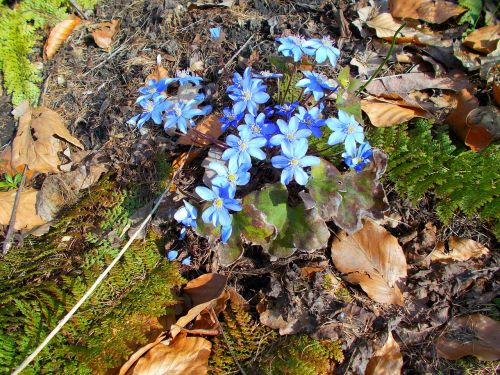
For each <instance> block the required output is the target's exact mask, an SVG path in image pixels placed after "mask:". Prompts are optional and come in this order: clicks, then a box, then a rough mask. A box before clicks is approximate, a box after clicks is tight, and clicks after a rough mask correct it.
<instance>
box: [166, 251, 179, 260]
mask: <svg viewBox="0 0 500 375" xmlns="http://www.w3.org/2000/svg"><path fill="white" fill-rule="evenodd" d="M178 256H179V252H178V251H177V250H170V251H169V252H168V253H167V259H168V260H169V261H171V262H173V261H174V260H176V259H177V257H178Z"/></svg>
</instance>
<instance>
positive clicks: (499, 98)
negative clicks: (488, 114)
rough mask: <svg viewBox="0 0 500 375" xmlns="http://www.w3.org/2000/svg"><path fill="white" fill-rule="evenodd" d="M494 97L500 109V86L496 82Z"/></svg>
mask: <svg viewBox="0 0 500 375" xmlns="http://www.w3.org/2000/svg"><path fill="white" fill-rule="evenodd" d="M493 97H494V98H495V102H496V104H497V106H499V107H500V84H498V83H496V82H494V83H493Z"/></svg>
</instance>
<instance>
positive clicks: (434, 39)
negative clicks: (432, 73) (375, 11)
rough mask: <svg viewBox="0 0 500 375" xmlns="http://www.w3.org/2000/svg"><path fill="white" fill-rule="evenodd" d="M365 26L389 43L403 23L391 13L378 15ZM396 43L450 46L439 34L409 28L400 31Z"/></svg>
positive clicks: (449, 42)
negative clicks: (372, 29)
mask: <svg viewBox="0 0 500 375" xmlns="http://www.w3.org/2000/svg"><path fill="white" fill-rule="evenodd" d="M366 24H367V25H368V26H370V27H371V28H374V29H375V32H376V34H377V36H378V37H379V38H382V39H385V40H387V41H391V40H392V38H393V36H394V34H396V31H397V30H398V29H399V28H400V27H401V26H402V25H403V22H402V21H399V20H395V19H394V18H393V17H392V15H391V13H380V14H379V15H377V16H376V17H374V18H372V19H371V20H369V21H367V22H366ZM396 43H414V44H423V45H433V46H439V47H450V46H451V45H452V41H451V40H449V39H448V38H444V37H443V36H442V35H441V34H439V33H436V32H433V31H430V30H429V31H427V32H426V33H424V32H422V31H420V30H417V29H414V28H412V27H409V26H405V27H403V28H402V29H401V31H400V34H398V37H397V38H396Z"/></svg>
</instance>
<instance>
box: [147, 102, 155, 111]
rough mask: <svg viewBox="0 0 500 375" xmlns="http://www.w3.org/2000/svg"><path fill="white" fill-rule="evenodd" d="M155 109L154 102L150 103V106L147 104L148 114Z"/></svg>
mask: <svg viewBox="0 0 500 375" xmlns="http://www.w3.org/2000/svg"><path fill="white" fill-rule="evenodd" d="M154 107H155V105H154V104H153V102H148V104H146V112H152V111H153V109H154Z"/></svg>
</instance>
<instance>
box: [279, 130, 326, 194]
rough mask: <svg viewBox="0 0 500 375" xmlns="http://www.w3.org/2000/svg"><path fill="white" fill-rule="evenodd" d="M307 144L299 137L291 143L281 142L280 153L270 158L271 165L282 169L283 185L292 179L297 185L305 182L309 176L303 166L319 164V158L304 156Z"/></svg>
mask: <svg viewBox="0 0 500 375" xmlns="http://www.w3.org/2000/svg"><path fill="white" fill-rule="evenodd" d="M307 146H308V145H307V140H306V139H301V140H299V141H297V142H294V143H293V144H290V143H283V144H282V146H281V153H282V154H281V155H278V156H274V157H273V158H272V159H271V162H272V164H273V167H275V168H279V169H283V171H282V172H281V183H282V184H283V185H288V184H289V183H290V181H291V180H292V179H294V180H295V181H296V182H297V183H298V184H299V185H305V184H307V181H308V180H309V176H308V175H307V173H306V172H305V171H304V168H305V167H311V166H313V165H318V164H319V158H317V157H316V156H305V155H306V152H307Z"/></svg>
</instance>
